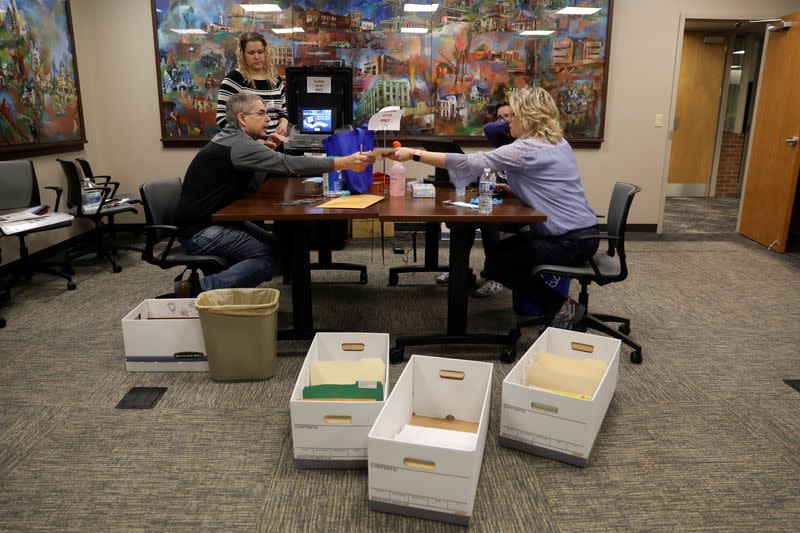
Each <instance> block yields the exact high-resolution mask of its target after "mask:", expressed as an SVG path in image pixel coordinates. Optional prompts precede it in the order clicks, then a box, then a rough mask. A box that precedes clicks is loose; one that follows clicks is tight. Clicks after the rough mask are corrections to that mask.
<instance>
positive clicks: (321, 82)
mask: <svg viewBox="0 0 800 533" xmlns="http://www.w3.org/2000/svg"><path fill="white" fill-rule="evenodd" d="M306 92H307V93H324V94H330V93H331V79H330V78H329V77H327V78H324V77H317V76H309V77H307V78H306Z"/></svg>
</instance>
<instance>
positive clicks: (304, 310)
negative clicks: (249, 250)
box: [213, 178, 378, 339]
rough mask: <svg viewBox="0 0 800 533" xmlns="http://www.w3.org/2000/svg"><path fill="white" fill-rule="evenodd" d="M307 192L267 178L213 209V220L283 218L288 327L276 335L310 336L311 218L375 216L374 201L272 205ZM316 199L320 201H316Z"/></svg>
mask: <svg viewBox="0 0 800 533" xmlns="http://www.w3.org/2000/svg"><path fill="white" fill-rule="evenodd" d="M303 194H307V193H305V192H304V191H303V185H302V180H299V179H297V178H270V179H268V180H267V181H265V182H264V183H263V184H262V185H261V188H260V189H259V190H258V191H257V192H255V193H253V194H249V195H247V196H245V197H244V198H241V199H239V200H237V201H235V202H233V203H232V204H231V205H229V206H228V207H225V208H224V209H221V210H219V211H217V212H216V213H214V216H213V220H214V221H215V222H234V221H237V222H238V221H243V220H274V221H286V222H287V223H288V224H287V226H288V227H289V239H290V243H291V244H290V250H291V251H290V255H289V265H288V267H289V268H290V269H291V272H292V329H290V330H281V331H279V332H278V338H279V339H310V338H312V337H313V336H314V318H313V314H312V309H311V268H310V264H311V261H310V250H309V246H308V235H309V232H310V231H311V227H310V226H311V223H312V222H314V221H331V220H350V219H357V218H377V217H378V210H377V206H376V205H372V206H370V207H369V208H367V209H320V208H319V207H316V205H317V204H305V205H298V206H276V205H275V204H276V203H278V202H283V201H287V200H293V199H295V198H296V197H297V196H301V195H303ZM320 203H322V202H321V201H320Z"/></svg>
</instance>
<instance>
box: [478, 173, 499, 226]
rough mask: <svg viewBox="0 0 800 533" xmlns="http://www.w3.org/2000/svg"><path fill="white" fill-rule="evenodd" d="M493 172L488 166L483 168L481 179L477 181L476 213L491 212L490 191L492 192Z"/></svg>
mask: <svg viewBox="0 0 800 533" xmlns="http://www.w3.org/2000/svg"><path fill="white" fill-rule="evenodd" d="M494 180H495V177H494V172H492V170H491V169H489V168H484V169H483V174H481V179H480V181H479V182H478V191H479V192H480V196H479V197H478V213H480V214H481V215H491V214H492V193H493V192H494Z"/></svg>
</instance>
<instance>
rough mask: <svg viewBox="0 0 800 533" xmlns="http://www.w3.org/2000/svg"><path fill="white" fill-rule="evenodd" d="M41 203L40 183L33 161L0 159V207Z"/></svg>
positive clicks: (18, 207) (12, 207) (8, 207)
mask: <svg viewBox="0 0 800 533" xmlns="http://www.w3.org/2000/svg"><path fill="white" fill-rule="evenodd" d="M37 205H39V184H38V182H37V181H36V171H35V170H34V169H33V162H32V161H27V160H20V161H0V209H21V208H24V207H34V206H37Z"/></svg>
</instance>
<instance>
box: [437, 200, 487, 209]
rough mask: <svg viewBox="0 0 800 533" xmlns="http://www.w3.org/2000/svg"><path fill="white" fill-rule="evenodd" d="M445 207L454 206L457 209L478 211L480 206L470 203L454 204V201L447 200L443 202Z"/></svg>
mask: <svg viewBox="0 0 800 533" xmlns="http://www.w3.org/2000/svg"><path fill="white" fill-rule="evenodd" d="M442 204H443V205H454V206H456V207H469V208H470V209H478V206H477V205H475V204H470V203H468V202H454V201H452V200H445V201H444V202H442Z"/></svg>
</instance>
